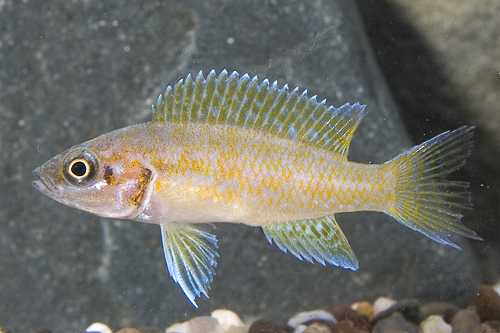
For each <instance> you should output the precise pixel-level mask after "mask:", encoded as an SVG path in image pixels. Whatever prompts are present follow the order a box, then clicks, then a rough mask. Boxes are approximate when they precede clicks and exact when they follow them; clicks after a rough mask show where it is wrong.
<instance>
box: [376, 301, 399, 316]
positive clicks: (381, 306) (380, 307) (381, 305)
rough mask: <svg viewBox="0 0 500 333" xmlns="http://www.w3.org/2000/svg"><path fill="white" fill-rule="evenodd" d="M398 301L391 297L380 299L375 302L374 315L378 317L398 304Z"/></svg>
mask: <svg viewBox="0 0 500 333" xmlns="http://www.w3.org/2000/svg"><path fill="white" fill-rule="evenodd" d="M396 303H397V301H395V300H393V299H392V298H389V297H379V298H377V299H376V300H375V302H373V315H374V316H376V315H378V314H379V313H380V312H383V311H385V310H387V309H389V308H390V307H391V306H393V305H394V304H396Z"/></svg>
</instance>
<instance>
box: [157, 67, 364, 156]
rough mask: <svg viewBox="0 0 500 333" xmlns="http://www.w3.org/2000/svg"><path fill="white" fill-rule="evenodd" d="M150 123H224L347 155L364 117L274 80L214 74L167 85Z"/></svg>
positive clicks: (360, 108) (356, 107)
mask: <svg viewBox="0 0 500 333" xmlns="http://www.w3.org/2000/svg"><path fill="white" fill-rule="evenodd" d="M151 109H152V112H153V121H155V122H171V123H187V122H193V123H196V122H203V123H210V124H228V125H236V126H242V127H247V128H251V129H254V130H258V131H262V132H265V133H272V134H275V135H278V136H281V137H284V138H288V139H292V140H298V141H302V142H305V143H309V144H313V145H315V146H317V147H319V148H322V149H327V150H330V151H333V152H337V153H340V154H341V155H342V156H346V155H347V149H348V148H349V144H350V141H351V138H352V134H353V133H354V131H355V130H356V128H357V126H358V125H359V123H360V121H361V119H362V118H363V116H364V115H365V113H366V112H365V105H361V104H359V103H355V104H344V105H342V106H341V107H339V108H335V107H333V106H327V105H326V100H323V101H321V102H318V101H317V99H316V96H313V97H311V98H309V97H308V96H307V90H304V92H302V93H299V89H298V88H295V89H293V90H292V91H290V90H289V89H288V86H287V85H285V86H284V87H283V88H278V83H277V82H276V81H275V82H274V83H272V84H270V83H269V81H268V80H267V79H266V80H264V81H262V82H259V81H258V80H257V77H253V78H250V76H248V74H245V75H243V76H241V77H240V75H239V74H238V73H237V72H233V73H231V75H228V73H227V71H226V70H223V71H222V72H221V73H220V74H219V75H218V76H217V74H216V73H215V71H214V70H212V71H210V73H209V74H208V76H207V77H206V78H205V77H203V74H202V72H201V71H200V72H199V73H198V75H197V76H196V78H195V79H194V80H193V79H192V77H191V74H189V75H188V76H187V77H186V79H184V80H182V79H181V80H179V82H177V84H175V85H174V87H171V86H168V87H167V89H166V90H165V93H164V94H163V95H160V96H159V97H158V100H157V102H156V105H153V106H152V107H151Z"/></svg>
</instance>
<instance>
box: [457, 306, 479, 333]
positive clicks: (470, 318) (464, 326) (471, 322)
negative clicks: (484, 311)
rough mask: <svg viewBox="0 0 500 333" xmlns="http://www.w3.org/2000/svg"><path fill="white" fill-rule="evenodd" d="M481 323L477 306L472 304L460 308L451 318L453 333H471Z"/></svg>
mask: <svg viewBox="0 0 500 333" xmlns="http://www.w3.org/2000/svg"><path fill="white" fill-rule="evenodd" d="M480 323H481V318H479V315H478V314H477V311H476V307H475V306H474V305H471V306H469V307H467V308H466V309H460V310H458V311H457V313H455V315H454V316H453V318H452V319H451V323H450V324H451V327H452V328H453V333H470V332H472V331H473V330H474V327H476V326H478V325H479V324H480Z"/></svg>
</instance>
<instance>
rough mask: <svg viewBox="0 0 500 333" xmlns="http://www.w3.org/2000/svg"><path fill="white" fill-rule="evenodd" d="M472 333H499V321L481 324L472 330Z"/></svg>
mask: <svg viewBox="0 0 500 333" xmlns="http://www.w3.org/2000/svg"><path fill="white" fill-rule="evenodd" d="M473 333H500V321H497V320H490V321H486V322H484V323H481V324H480V325H479V326H477V327H476V328H475V329H474V332H473Z"/></svg>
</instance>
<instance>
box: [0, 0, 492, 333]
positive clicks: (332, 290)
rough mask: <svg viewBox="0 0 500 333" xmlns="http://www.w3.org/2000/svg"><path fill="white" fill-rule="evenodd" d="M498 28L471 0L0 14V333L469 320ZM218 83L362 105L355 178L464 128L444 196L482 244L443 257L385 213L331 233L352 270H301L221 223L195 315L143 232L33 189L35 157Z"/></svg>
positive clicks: (485, 215) (114, 7)
mask: <svg viewBox="0 0 500 333" xmlns="http://www.w3.org/2000/svg"><path fill="white" fill-rule="evenodd" d="M498 14H500V3H498V2H495V1H486V0H480V1H470V0H469V1H465V0H460V1H455V2H454V3H453V4H448V3H447V2H446V1H444V0H437V1H436V0H435V1H427V0H425V1H421V2H419V3H418V4H414V2H412V1H410V0H386V1H368V0H359V1H358V3H354V2H350V1H341V0H339V1H309V2H304V1H277V0H275V1H243V0H241V1H211V2H205V1H182V2H181V1H139V0H137V1H128V2H126V3H124V2H123V3H122V2H117V1H90V0H89V1H83V0H82V1H76V0H75V1H62V0H60V1H22V2H21V1H0V326H3V327H9V328H12V329H14V330H16V331H26V332H28V331H41V330H42V329H51V330H53V331H82V330H84V328H85V327H87V326H88V325H89V324H90V323H92V322H95V321H102V322H106V323H107V324H109V325H110V326H111V327H113V328H116V329H119V328H120V327H125V326H156V327H161V328H163V327H165V326H167V325H169V324H172V323H174V322H177V321H182V320H185V319H187V318H189V317H191V316H195V315H203V314H208V313H210V311H211V310H213V309H216V308H229V309H232V310H233V311H235V312H237V313H238V314H240V315H242V316H257V317H263V318H267V319H271V320H274V321H276V322H280V321H281V322H283V321H285V320H286V318H289V317H290V316H291V314H293V313H295V312H297V311H300V310H308V309H315V308H328V307H331V306H332V305H334V304H339V303H345V302H353V301H358V300H369V301H373V300H374V299H375V298H376V297H378V296H389V297H393V298H396V299H403V298H417V299H419V300H421V301H434V300H445V301H452V302H455V303H457V304H458V305H461V306H465V305H467V304H468V303H469V301H470V299H471V298H472V296H473V293H474V290H475V288H476V287H477V285H478V284H479V283H481V282H487V283H494V282H497V281H498V279H499V276H500V259H499V255H498V254H499V253H500V251H499V250H500V249H499V247H500V228H499V227H498V226H499V224H498V223H499V222H498V217H497V203H498V198H499V187H498V178H499V168H498V166H497V161H499V155H500V154H499V145H500V143H499V138H500V134H499V133H500V129H499V127H500V107H499V105H500V101H499V99H500V94H499V93H498V91H499V89H500V74H499V73H500V63H499V61H500V60H499V59H500V27H499V25H498V20H497V18H496V17H498ZM224 68H225V69H227V70H228V71H233V70H237V71H239V72H240V73H242V74H243V73H245V72H248V73H249V74H250V75H258V76H259V78H261V79H264V78H268V79H269V80H271V81H274V80H278V82H279V84H280V86H281V85H283V84H285V83H287V84H288V85H289V86H290V87H295V86H299V87H300V88H301V89H308V92H309V94H310V95H315V94H317V95H318V97H319V98H320V99H323V98H326V99H327V100H328V102H329V103H331V104H333V105H336V106H338V105H341V104H343V103H346V102H351V103H353V102H360V103H363V104H367V109H368V110H369V114H368V116H367V117H366V118H365V119H364V120H363V122H362V123H361V125H360V127H359V129H358V131H357V132H356V133H355V135H354V138H353V141H352V146H351V149H350V155H349V158H350V159H351V160H355V161H359V162H364V163H368V162H372V163H382V162H384V161H386V160H388V159H390V158H392V157H393V156H395V155H396V154H398V153H399V152H401V151H402V150H403V149H406V148H408V147H410V146H411V145H413V144H414V143H420V142H422V141H424V140H426V139H428V138H430V137H432V136H434V135H437V134H439V133H441V132H443V131H445V130H449V129H454V128H457V127H459V126H462V125H476V126H477V130H476V136H475V141H476V146H475V149H474V152H473V155H472V157H471V158H470V159H469V161H468V163H467V165H466V166H465V167H464V168H462V169H461V170H460V171H459V172H457V173H455V174H453V175H452V178H455V179H461V180H467V181H470V182H471V183H472V186H471V190H472V193H473V200H474V204H475V207H474V210H472V211H470V212H466V216H465V218H464V219H463V222H464V223H465V224H466V225H467V226H468V227H470V228H472V229H474V230H476V231H477V232H478V234H479V235H480V236H481V237H483V238H484V239H485V241H484V242H469V241H468V240H466V239H461V238H460V237H457V238H454V241H456V242H457V243H458V244H459V245H460V246H461V247H462V248H463V250H462V251H457V250H455V249H453V248H451V247H446V246H444V245H440V244H437V243H435V242H433V241H431V240H429V239H427V238H426V237H424V236H422V235H420V234H417V233H415V232H413V231H411V230H409V229H407V228H405V227H403V226H401V225H399V224H398V223H396V222H395V221H394V220H393V219H391V218H389V217H387V216H385V215H384V214H379V213H352V214H341V215H339V216H338V221H339V223H340V225H341V227H342V228H343V230H344V232H345V234H346V236H347V238H348V239H349V241H350V243H351V245H352V247H353V249H354V251H355V252H356V255H357V257H358V259H359V262H360V269H359V270H358V271H357V272H352V271H347V270H344V269H341V268H337V267H332V266H328V267H323V266H321V265H319V264H316V265H311V264H310V263H307V262H300V261H299V260H297V259H296V258H294V257H293V256H291V255H289V254H284V253H282V252H281V251H280V250H279V249H278V248H277V247H276V246H275V245H270V244H268V243H267V241H266V239H265V237H264V235H263V233H262V231H261V230H260V229H258V228H249V227H246V226H241V225H228V224H217V229H216V230H215V234H216V235H217V237H218V238H219V246H220V250H219V253H220V259H219V261H218V263H219V264H218V267H217V270H216V272H217V275H216V276H215V279H214V282H213V284H212V288H211V291H210V299H204V298H202V299H200V300H199V301H198V305H199V309H194V308H193V307H192V305H191V304H190V303H189V301H188V300H187V299H186V298H185V296H184V295H183V294H182V291H181V290H180V288H179V287H178V286H177V285H176V284H175V283H174V282H173V281H172V279H171V278H170V276H169V275H168V271H167V268H166V265H165V262H164V258H163V252H162V249H161V240H160V233H159V227H158V226H155V225H147V224H141V223H137V222H130V221H117V220H109V219H104V218H99V217H96V216H93V215H90V214H88V213H84V212H81V211H78V210H75V209H72V208H69V207H65V206H63V205H61V204H59V203H57V202H55V201H52V200H50V199H49V198H47V197H45V196H43V195H42V194H41V193H38V192H37V191H36V190H35V189H34V188H32V186H31V181H32V179H33V176H32V174H31V171H32V170H33V169H34V168H35V167H36V166H38V165H40V164H41V163H43V162H44V161H46V160H47V159H48V158H50V157H52V156H53V155H55V154H58V153H60V152H61V151H63V150H65V149H66V148H68V147H69V146H71V145H74V144H77V143H80V142H82V141H86V140H89V139H91V138H93V137H95V136H97V135H99V134H102V133H106V132H108V131H111V130H113V129H116V128H120V127H123V126H127V125H131V124H135V123H139V122H145V121H148V120H150V117H151V116H150V110H149V106H150V104H151V103H153V102H154V101H155V100H156V97H157V95H158V94H159V93H161V92H162V90H163V89H164V88H165V87H166V86H167V85H169V84H173V83H175V82H176V81H177V80H178V79H180V78H182V77H185V76H186V74H187V73H197V72H198V71H199V70H203V71H204V72H205V73H208V71H209V70H210V69H215V70H217V71H220V70H222V69H224Z"/></svg>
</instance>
